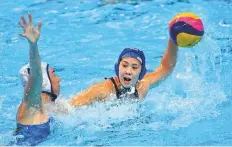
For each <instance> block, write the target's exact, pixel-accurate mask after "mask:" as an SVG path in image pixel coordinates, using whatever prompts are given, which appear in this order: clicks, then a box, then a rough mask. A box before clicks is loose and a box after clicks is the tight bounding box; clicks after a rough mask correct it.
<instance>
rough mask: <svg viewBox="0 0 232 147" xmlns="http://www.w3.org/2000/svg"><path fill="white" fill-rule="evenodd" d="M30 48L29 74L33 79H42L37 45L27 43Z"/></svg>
mask: <svg viewBox="0 0 232 147" xmlns="http://www.w3.org/2000/svg"><path fill="white" fill-rule="evenodd" d="M29 48H30V53H29V54H30V59H29V61H30V72H31V73H30V75H31V76H32V77H34V78H35V79H39V81H42V72H41V61H40V56H39V51H38V45H37V42H36V43H29Z"/></svg>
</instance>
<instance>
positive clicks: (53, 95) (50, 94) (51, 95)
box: [42, 91, 57, 102]
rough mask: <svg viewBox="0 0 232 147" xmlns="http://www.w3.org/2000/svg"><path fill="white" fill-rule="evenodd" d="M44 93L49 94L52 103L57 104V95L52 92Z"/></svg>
mask: <svg viewBox="0 0 232 147" xmlns="http://www.w3.org/2000/svg"><path fill="white" fill-rule="evenodd" d="M42 93H45V94H47V95H48V96H50V97H51V101H52V102H55V100H56V99H57V95H56V94H54V93H52V92H47V91H42Z"/></svg>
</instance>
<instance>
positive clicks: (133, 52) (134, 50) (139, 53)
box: [114, 48, 147, 80]
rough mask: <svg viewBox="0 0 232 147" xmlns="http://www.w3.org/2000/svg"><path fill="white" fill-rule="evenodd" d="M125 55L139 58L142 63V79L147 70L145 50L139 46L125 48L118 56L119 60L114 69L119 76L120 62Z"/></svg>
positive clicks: (140, 76)
mask: <svg viewBox="0 0 232 147" xmlns="http://www.w3.org/2000/svg"><path fill="white" fill-rule="evenodd" d="M125 57H131V58H135V59H137V60H139V61H140V62H141V65H142V69H141V73H140V75H139V80H141V79H142V78H143V77H144V75H145V74H146V72H147V69H146V66H145V65H146V61H145V56H144V53H143V51H140V50H139V49H137V48H125V49H124V50H123V51H122V52H121V54H120V55H119V57H118V61H117V62H116V63H115V65H114V70H115V73H116V75H117V76H119V63H120V61H121V60H122V59H123V58H125Z"/></svg>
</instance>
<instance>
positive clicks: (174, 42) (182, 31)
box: [70, 12, 204, 106]
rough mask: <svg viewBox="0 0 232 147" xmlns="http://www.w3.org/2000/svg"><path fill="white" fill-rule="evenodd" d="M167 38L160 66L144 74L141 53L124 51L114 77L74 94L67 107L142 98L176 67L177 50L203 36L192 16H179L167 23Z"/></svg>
mask: <svg viewBox="0 0 232 147" xmlns="http://www.w3.org/2000/svg"><path fill="white" fill-rule="evenodd" d="M169 33H170V38H169V39H168V45H167V49H166V51H165V53H164V55H163V57H162V60H161V64H160V66H159V67H158V68H157V69H156V70H154V71H153V72H150V73H147V70H146V60H145V55H144V53H143V51H141V50H139V49H136V48H126V49H124V50H123V51H122V52H121V54H120V55H119V58H118V61H117V62H116V64H115V73H116V76H114V77H111V78H109V79H106V80H105V81H102V82H100V83H98V84H95V85H93V86H91V87H90V88H88V89H86V90H85V91H83V92H81V93H79V94H77V95H76V96H75V97H74V98H72V99H71V100H70V103H71V105H73V106H79V105H86V104H89V103H91V102H93V101H96V100H100V99H106V98H109V97H110V95H111V94H115V95H116V97H117V98H119V99H120V98H137V99H142V98H144V97H145V96H146V94H147V92H148V89H149V88H151V87H152V85H155V84H157V83H159V81H161V80H163V79H165V78H166V77H167V76H168V75H169V74H170V73H171V72H172V70H173V68H174V67H175V65H176V59H177V50H178V46H181V47H192V46H194V45H195V44H197V43H198V42H199V41H200V40H201V38H202V36H203V34H204V27H203V23H202V21H201V19H200V18H199V17H198V16H196V15H195V14H193V13H189V12H186V13H180V14H178V15H176V16H175V17H174V18H173V19H172V20H171V22H170V23H169Z"/></svg>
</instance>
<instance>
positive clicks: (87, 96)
mask: <svg viewBox="0 0 232 147" xmlns="http://www.w3.org/2000/svg"><path fill="white" fill-rule="evenodd" d="M110 93H112V84H111V83H110V82H109V80H105V81H103V82H101V83H98V84H94V85H92V86H91V87H89V88H87V89H86V90H84V91H82V92H80V93H79V94H77V95H76V96H75V97H73V98H72V99H71V100H70V104H71V105H73V106H80V105H87V104H89V103H92V102H94V101H97V100H102V99H105V98H108V97H109V95H110Z"/></svg>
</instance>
